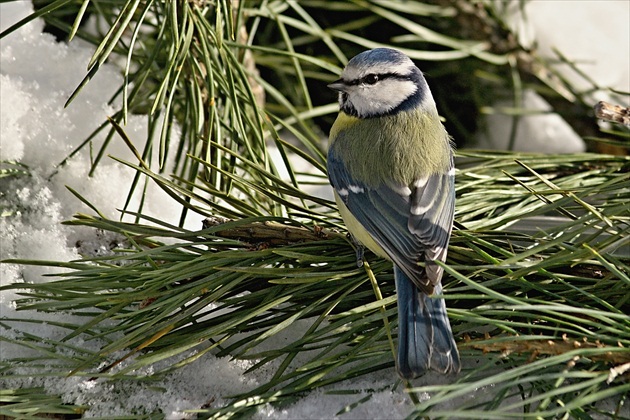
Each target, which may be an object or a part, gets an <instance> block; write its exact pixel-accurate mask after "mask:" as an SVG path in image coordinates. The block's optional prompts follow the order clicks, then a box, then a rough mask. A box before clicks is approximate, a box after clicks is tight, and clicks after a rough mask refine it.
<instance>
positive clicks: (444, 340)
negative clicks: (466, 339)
mask: <svg viewBox="0 0 630 420" xmlns="http://www.w3.org/2000/svg"><path fill="white" fill-rule="evenodd" d="M328 87H329V88H331V89H333V90H335V91H337V92H339V105H340V112H339V115H338V117H337V119H336V121H335V123H334V124H333V126H332V128H331V131H330V146H329V150H328V177H329V179H330V183H331V184H332V186H333V188H334V191H335V200H336V201H337V205H338V207H339V211H340V213H341V216H342V217H343V219H344V222H345V223H346V226H347V228H348V231H349V232H350V233H351V234H352V236H353V237H354V238H355V239H356V240H357V241H358V242H359V243H361V244H363V245H365V246H366V247H368V248H369V249H370V250H372V251H373V252H374V253H376V254H378V255H380V256H382V257H384V258H387V259H389V260H391V261H392V262H393V263H394V277H395V280H396V294H397V298H398V360H397V370H398V373H399V374H400V376H401V377H403V378H405V379H412V378H415V377H418V376H420V375H422V374H424V373H425V372H426V371H427V370H429V369H433V370H435V371H438V372H441V373H456V372H459V370H460V362H459V353H458V352H457V346H456V344H455V340H454V338H453V333H452V331H451V325H450V323H449V321H448V317H447V315H446V304H445V302H444V299H442V298H435V297H432V296H431V295H433V294H441V293H442V285H441V279H442V274H443V273H442V272H443V269H442V268H441V267H440V266H439V265H437V264H436V263H435V262H436V261H445V260H446V253H447V248H448V241H449V238H450V235H451V230H452V226H453V212H454V208H455V187H454V175H455V170H454V166H453V151H452V144H451V140H450V137H449V135H448V133H447V132H446V129H445V128H444V126H443V125H442V123H441V121H440V118H439V116H438V112H437V108H436V106H435V101H434V100H433V96H432V95H431V91H430V90H429V86H428V85H427V82H426V80H425V79H424V76H423V75H422V72H421V71H420V70H419V69H418V68H417V67H416V66H415V65H414V63H413V62H412V61H411V59H409V57H407V56H406V55H405V54H403V53H401V52H400V51H397V50H394V49H389V48H376V49H373V50H369V51H365V52H363V53H361V54H359V55H357V56H356V57H354V58H353V59H351V60H350V61H349V62H348V65H347V66H346V68H345V69H344V70H343V73H342V75H341V78H340V79H339V80H337V81H335V82H333V83H331V84H330V85H328Z"/></svg>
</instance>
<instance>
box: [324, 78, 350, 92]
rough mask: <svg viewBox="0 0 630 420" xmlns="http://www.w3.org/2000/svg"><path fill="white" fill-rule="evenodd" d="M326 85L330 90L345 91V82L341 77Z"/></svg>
mask: <svg viewBox="0 0 630 420" xmlns="http://www.w3.org/2000/svg"><path fill="white" fill-rule="evenodd" d="M328 87H329V88H330V89H332V90H336V91H337V92H345V90H346V84H345V83H344V81H343V79H338V80H335V81H334V82H332V83H331V84H329V85H328Z"/></svg>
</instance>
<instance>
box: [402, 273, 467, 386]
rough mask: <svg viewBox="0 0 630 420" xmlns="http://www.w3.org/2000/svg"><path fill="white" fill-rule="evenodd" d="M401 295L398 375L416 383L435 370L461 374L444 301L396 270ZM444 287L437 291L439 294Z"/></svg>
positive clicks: (438, 288)
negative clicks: (414, 379) (424, 290)
mask: <svg viewBox="0 0 630 420" xmlns="http://www.w3.org/2000/svg"><path fill="white" fill-rule="evenodd" d="M394 273H395V278H396V293H397V295H398V363H397V367H398V372H399V374H400V376H402V377H403V378H406V379H413V378H415V377H418V376H420V375H423V374H424V373H425V372H426V371H427V370H429V369H432V370H435V371H438V372H441V373H456V372H459V370H460V362H459V353H458V351H457V345H456V344H455V339H454V338H453V332H452V331H451V324H450V323H449V321H448V317H447V315H446V303H445V302H444V299H436V298H431V297H429V296H428V295H426V294H425V293H423V292H421V291H420V290H418V288H417V287H416V286H415V285H414V284H413V282H412V281H411V280H410V279H409V278H408V277H407V275H406V274H405V273H403V272H402V271H401V270H400V269H399V268H398V267H394ZM441 292H442V286H441V285H438V286H437V287H436V288H435V293H437V294H440V293H441Z"/></svg>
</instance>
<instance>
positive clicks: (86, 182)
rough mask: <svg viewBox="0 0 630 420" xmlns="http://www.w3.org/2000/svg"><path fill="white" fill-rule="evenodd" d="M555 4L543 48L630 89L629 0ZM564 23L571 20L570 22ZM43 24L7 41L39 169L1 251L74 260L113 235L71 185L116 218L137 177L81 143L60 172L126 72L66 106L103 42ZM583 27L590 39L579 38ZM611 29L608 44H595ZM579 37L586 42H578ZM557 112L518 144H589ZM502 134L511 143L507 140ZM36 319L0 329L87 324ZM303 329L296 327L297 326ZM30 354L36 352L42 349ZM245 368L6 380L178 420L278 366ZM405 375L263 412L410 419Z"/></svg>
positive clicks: (15, 6)
mask: <svg viewBox="0 0 630 420" xmlns="http://www.w3.org/2000/svg"><path fill="white" fill-rule="evenodd" d="M548 3H553V2H531V3H530V6H528V7H529V8H530V9H528V10H529V16H530V19H531V20H532V21H533V27H532V28H530V29H531V30H533V31H534V32H535V33H537V34H539V33H544V34H545V36H543V37H541V36H537V38H536V39H541V40H544V43H545V45H544V46H542V45H541V48H543V47H544V48H546V50H545V51H550V48H551V47H552V46H558V47H561V48H563V49H564V48H566V50H565V51H567V53H568V54H574V55H575V56H576V58H582V59H593V58H594V60H593V62H591V63H585V64H584V65H585V66H587V67H588V66H589V65H590V66H595V69H596V71H594V72H593V73H591V74H593V75H594V76H595V74H597V76H598V77H599V76H601V77H602V78H601V79H600V80H601V83H602V84H614V86H615V87H617V88H618V89H621V90H630V87H629V86H628V85H629V84H630V82H629V81H628V79H629V76H628V72H629V68H630V66H629V65H628V51H630V47H628V40H629V39H630V34H628V26H627V17H628V16H629V15H630V2H623V1H620V2H572V6H571V10H572V15H571V16H572V17H573V19H569V18H568V17H569V15H568V14H567V13H563V19H557V17H552V15H554V16H556V15H557V8H558V7H560V6H559V5H558V4H556V9H554V10H555V11H550V8H552V7H553V6H552V5H551V4H548ZM557 3H562V6H561V7H564V8H566V7H568V5H567V4H568V3H569V2H557ZM543 4H544V6H543ZM594 4H597V5H598V6H596V7H597V8H598V9H613V10H614V13H603V12H602V14H597V13H594V12H593V11H591V10H590V9H588V8H589V7H590V8H593V7H595V6H593V5H594ZM564 10H566V9H564ZM620 10H621V11H620ZM31 12H32V6H31V4H30V2H13V3H8V4H7V3H3V4H2V5H0V30H4V29H6V28H7V27H8V26H10V25H12V24H13V23H15V22H17V21H18V20H19V19H21V18H22V17H24V16H27V15H28V14H30V13H31ZM580 16H584V17H585V19H581V18H580ZM549 19H551V20H549ZM585 21H588V22H590V23H591V26H590V28H589V30H588V31H585V30H582V29H583V28H582V27H581V25H583V22H585ZM560 25H567V27H566V28H560V27H559V26H560ZM42 28H43V23H42V21H41V20H35V21H34V22H31V23H30V24H29V25H27V26H26V27H24V28H22V29H20V30H19V31H17V32H15V33H13V34H11V35H9V36H7V37H5V38H4V39H3V40H1V41H0V69H1V71H0V111H1V112H0V124H1V132H0V155H1V159H2V160H14V161H18V162H21V163H22V164H24V165H27V166H28V168H29V173H30V176H28V177H20V178H16V179H11V180H7V178H4V179H2V180H1V181H0V182H1V184H0V194H4V195H0V209H12V210H13V211H14V213H13V214H11V215H9V216H5V217H0V232H1V238H2V240H1V244H0V245H1V248H0V259H7V258H28V259H41V260H54V261H69V260H73V259H77V258H79V251H80V250H81V249H85V248H86V247H92V251H91V252H107V244H108V243H109V241H111V240H112V238H110V237H107V235H105V237H104V236H102V235H101V236H99V235H98V234H97V232H94V231H92V230H87V229H80V228H74V227H68V226H62V225H61V224H60V222H62V221H64V220H69V219H70V218H71V217H72V215H73V214H74V213H76V212H86V213H91V211H89V210H88V209H87V207H86V206H85V205H83V204H82V203H80V202H79V201H78V200H77V199H76V197H74V196H73V195H72V194H71V193H70V192H69V191H68V190H67V189H66V185H68V186H71V187H72V188H73V189H74V190H76V191H78V192H79V193H80V194H81V195H83V196H84V197H85V198H86V199H87V200H88V201H90V202H91V203H93V204H94V205H95V206H96V207H97V208H98V209H99V210H100V211H101V212H103V213H104V214H105V215H106V216H107V217H111V218H117V217H119V213H118V211H117V210H116V209H117V208H121V207H122V206H123V205H124V203H125V200H126V194H127V188H126V186H127V185H129V183H130V181H131V179H132V177H133V175H134V172H133V170H131V169H129V168H126V167H124V166H123V165H120V164H118V163H116V162H114V161H113V160H111V159H107V158H106V159H104V160H103V161H102V162H101V163H100V164H99V165H98V167H97V169H96V171H95V173H94V175H93V176H92V177H89V176H88V173H89V171H90V165H89V162H90V156H89V155H88V152H87V151H81V152H79V153H78V154H77V155H76V156H75V157H74V158H73V159H71V160H70V161H69V162H68V163H67V164H66V165H65V166H63V167H61V168H59V169H58V171H55V167H56V165H57V164H58V163H59V162H61V161H62V160H63V159H64V158H65V157H66V156H67V155H68V154H69V153H70V152H71V151H73V150H74V149H75V148H76V147H77V146H78V144H79V143H80V142H81V141H82V140H83V139H85V138H86V137H87V136H88V135H89V134H90V133H91V132H92V131H93V130H94V129H95V128H96V127H97V125H98V124H100V123H101V122H103V121H104V120H105V118H106V116H108V115H111V114H112V113H113V108H112V107H111V106H109V105H107V101H108V100H109V98H110V97H111V96H112V94H113V93H114V89H115V88H116V86H119V85H120V82H121V76H120V74H119V72H118V71H117V69H116V68H114V67H110V66H107V65H106V66H103V67H102V68H101V69H100V71H99V72H98V74H97V75H96V77H95V78H94V79H93V80H92V81H91V82H90V83H89V84H88V85H87V88H86V89H84V90H83V91H82V92H81V94H80V95H79V96H78V97H77V98H76V99H75V101H74V102H73V103H72V104H71V105H70V106H69V107H67V108H64V107H63V106H64V103H65V102H66V100H67V99H68V97H69V95H70V94H71V92H72V91H73V90H74V88H75V87H76V86H77V85H78V83H79V82H80V80H81V79H82V78H83V77H84V75H85V65H86V63H87V62H88V60H89V58H90V57H91V54H92V53H93V49H92V47H91V46H89V45H86V44H83V43H81V42H80V41H73V42H72V43H70V44H69V45H66V44H63V43H57V42H55V40H54V39H53V37H52V36H50V35H47V34H43V33H42V32H41V31H42ZM597 31H599V32H597ZM567 32H570V33H571V34H570V35H569V34H567ZM576 36H579V38H575V37H576ZM602 38H605V39H606V41H605V42H590V40H593V39H597V40H601V39H602ZM617 42H618V43H617ZM572 43H573V44H575V45H579V47H575V48H573V47H572V46H571V44H572ZM602 46H605V47H606V48H602ZM601 54H605V56H602V55H601ZM613 60H616V61H613ZM526 96H527V97H528V98H529V99H528V100H531V102H528V103H531V104H534V106H536V107H539V108H540V109H544V108H545V106H546V105H545V104H544V103H541V102H540V100H541V99H540V97H536V96H535V94H533V92H532V93H528V94H527V95H526ZM551 117H554V116H535V117H531V118H546V120H545V122H544V123H543V122H541V121H540V120H532V121H530V122H528V121H524V122H523V124H524V125H523V128H521V129H522V130H523V132H522V133H521V136H522V137H521V140H518V141H517V145H520V144H527V145H528V146H527V147H533V149H534V150H539V151H540V150H548V151H550V152H562V151H565V152H566V151H577V150H582V149H583V143H581V140H580V139H577V140H576V136H572V135H571V133H570V128H568V129H567V127H568V126H566V124H564V122H562V121H561V119H560V118H559V117H557V116H556V118H555V119H551ZM528 118H529V117H528ZM493 124H496V126H495V127H497V130H500V127H504V126H505V125H506V124H505V123H503V122H501V121H495V122H493ZM541 124H543V125H544V128H543V133H544V136H543V137H542V138H544V139H545V144H543V145H536V146H530V145H531V143H528V142H527V141H525V142H523V143H521V142H522V141H523V140H522V139H529V138H534V137H538V136H534V135H533V133H534V132H536V133H539V132H540V131H538V130H539V129H540V128H541ZM125 130H126V132H127V133H128V134H129V135H130V137H131V138H132V139H134V138H137V139H142V138H145V137H146V130H147V126H146V122H145V120H144V119H143V118H141V117H138V116H131V117H130V119H129V122H128V124H127V125H126V126H125ZM497 133H498V131H497ZM175 135H177V133H175ZM558 136H563V137H566V138H569V139H571V140H567V143H565V144H563V145H560V146H558V145H557V144H553V142H551V141H550V139H552V138H556V137H558ZM103 139H104V133H101V134H99V136H97V137H96V139H95V147H98V146H100V144H101V143H102V141H103ZM492 141H493V142H496V143H499V144H500V143H501V141H502V140H500V139H493V140H492ZM547 145H549V146H548V147H551V149H544V148H542V147H547ZM541 148H542V149H541ZM528 150H529V149H528ZM108 153H110V154H112V155H114V156H117V157H120V158H122V159H125V160H129V161H133V157H132V155H131V154H130V152H129V150H128V149H127V148H126V146H125V145H124V144H123V142H122V141H120V140H116V141H114V142H112V144H111V145H110V148H109V149H108ZM138 200H139V197H134V199H133V201H132V205H131V208H134V204H135V203H137V202H138ZM144 211H145V212H146V213H147V214H149V215H154V216H158V217H159V218H161V219H162V220H165V221H167V222H171V223H174V224H175V223H177V220H178V219H179V215H180V213H179V212H180V208H179V206H178V205H177V204H176V203H174V202H173V200H170V199H169V198H168V197H167V196H165V194H164V193H163V192H162V191H161V190H159V189H158V188H156V187H154V186H152V187H150V188H149V190H148V191H147V204H146V206H145V208H144ZM188 223H189V227H199V226H200V225H201V221H200V219H195V218H191V219H190V220H189V221H188ZM77 245H80V246H79V247H77ZM50 272H51V269H49V268H46V267H33V266H19V265H15V264H1V265H0V284H2V285H7V284H12V283H20V282H45V281H48V278H47V277H42V275H43V274H47V273H50ZM17 297H18V296H17V295H16V294H15V293H14V292H12V291H5V292H2V293H1V294H0V317H1V318H14V317H24V316H26V315H27V314H25V313H23V312H20V313H18V312H17V311H16V308H15V304H14V303H13V300H14V299H16V298H17ZM28 316H29V317H31V319H40V320H42V319H45V320H47V321H48V323H46V324H41V323H26V322H22V323H10V325H11V328H10V329H6V328H4V327H2V326H0V331H1V334H2V335H3V336H4V337H5V338H8V339H9V338H11V337H18V336H23V335H24V334H33V335H35V336H39V337H45V338H48V339H51V340H59V339H61V338H62V337H64V336H65V335H66V334H67V332H68V331H67V330H65V329H63V328H62V327H57V326H55V325H54V324H55V323H56V322H59V323H70V324H72V323H75V324H78V323H82V322H83V319H81V318H80V317H78V316H72V315H69V314H65V313H56V314H54V315H51V314H42V313H37V312H32V313H29V314H28ZM303 330H304V327H303V326H301V325H300V324H299V323H296V325H295V326H294V329H293V330H292V331H293V332H294V333H296V334H297V333H299V332H301V331H303ZM292 331H288V334H289V335H290V334H291V333H292ZM284 338H286V337H284ZM278 339H282V338H278ZM1 343H2V344H1V348H0V361H7V360H10V359H12V358H15V357H27V356H28V355H29V351H27V350H25V349H24V348H23V347H18V346H12V345H11V344H9V343H8V342H1ZM67 344H68V345H72V346H76V347H77V348H81V349H84V350H85V351H95V350H97V349H98V348H99V345H100V344H102V343H99V342H95V341H84V340H83V339H81V338H80V337H76V338H74V339H72V340H70V341H69V342H68V343H67ZM65 351H68V352H70V350H65ZM30 353H31V354H35V353H34V350H33V351H30ZM191 354H192V353H188V354H186V355H184V356H180V357H185V356H189V355H191ZM115 356H116V355H115ZM115 356H114V357H115ZM118 356H120V355H118ZM50 369H51V371H54V366H50ZM147 369H150V368H147ZM246 369H247V364H245V363H244V362H238V361H231V360H228V359H218V358H216V357H215V356H213V355H211V354H209V353H206V354H204V355H203V356H202V357H200V358H199V359H198V360H196V361H195V362H193V363H191V364H189V365H187V366H185V367H184V368H182V369H180V370H178V371H177V372H175V373H172V374H170V375H169V376H168V377H166V378H165V379H162V380H159V381H157V382H140V381H138V382H124V383H122V382H116V383H111V382H105V381H101V380H97V381H89V380H87V379H86V378H82V377H68V378H65V379H59V378H58V377H54V376H51V377H50V378H34V377H28V373H29V372H28V371H27V370H24V372H23V373H24V375H25V377H24V378H23V379H20V380H17V379H13V380H10V381H8V380H5V381H4V382H0V386H1V387H6V388H13V387H32V386H43V387H45V389H47V390H48V391H49V392H50V393H52V394H60V395H63V399H64V401H66V402H69V403H74V404H85V405H89V406H90V407H91V408H90V410H89V411H88V412H87V413H86V416H115V415H127V414H130V413H134V412H152V411H154V410H160V411H161V412H163V413H165V414H166V417H167V418H182V417H183V416H185V415H184V414H183V412H184V410H187V409H194V408H198V407H201V406H203V405H204V404H209V405H210V406H213V407H216V406H220V405H221V404H222V403H223V402H225V401H224V400H223V398H225V397H227V396H229V395H233V394H235V393H238V392H242V391H244V390H247V389H251V388H253V387H255V386H257V385H259V384H262V383H265V381H266V380H267V379H268V378H270V377H271V375H272V372H270V371H266V372H261V373H257V374H255V375H254V374H248V375H245V374H244V372H245V370H246ZM147 373H150V370H147ZM217 378H220V380H217ZM395 380H396V374H395V373H394V372H393V371H392V372H379V373H378V374H374V375H371V376H366V377H363V378H361V379H358V380H355V381H352V382H349V383H346V384H340V385H339V386H338V387H336V388H337V389H354V390H362V389H380V390H381V391H378V392H375V393H372V394H371V398H370V399H369V400H368V401H367V402H365V403H363V404H360V405H359V406H358V407H356V408H355V409H353V410H352V411H350V412H348V413H345V414H342V415H339V416H336V413H337V412H339V411H340V410H343V409H344V407H346V406H348V405H349V404H353V403H355V402H356V401H358V400H360V399H361V398H363V397H365V396H366V395H368V394H366V393H361V392H359V393H357V394H349V395H348V394H331V393H329V392H327V391H329V390H320V391H317V392H313V393H311V394H309V395H306V396H304V397H303V398H302V399H300V400H299V401H298V402H297V403H295V404H294V405H291V406H289V407H284V408H282V409H279V408H274V407H271V406H266V407H263V408H261V409H260V410H259V412H258V415H257V418H260V419H267V418H273V419H291V418H303V419H316V418H334V417H339V418H404V417H406V416H407V415H408V414H409V413H410V412H411V409H412V404H411V402H410V400H409V398H408V397H407V396H406V394H405V393H404V391H403V390H402V389H401V388H402V387H398V388H397V389H395V390H391V389H390V388H388V386H389V387H391V384H393V383H394V382H395ZM425 397H428V396H425Z"/></svg>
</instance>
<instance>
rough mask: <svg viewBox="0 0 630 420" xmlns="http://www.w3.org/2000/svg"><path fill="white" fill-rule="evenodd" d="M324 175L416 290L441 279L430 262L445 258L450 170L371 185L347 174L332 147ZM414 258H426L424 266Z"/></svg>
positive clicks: (429, 289)
mask: <svg viewBox="0 0 630 420" xmlns="http://www.w3.org/2000/svg"><path fill="white" fill-rule="evenodd" d="M452 167H453V162H452V159H451V169H452ZM328 177H329V178H330V182H331V184H332V186H333V188H335V191H336V192H337V194H339V196H340V197H341V198H342V200H343V201H344V203H345V204H346V206H347V207H348V209H349V210H350V212H351V213H352V214H353V215H354V217H355V218H356V219H357V220H358V221H359V223H361V225H363V227H364V228H365V229H366V230H367V231H368V232H369V233H370V235H372V237H373V238H374V240H375V241H376V242H377V243H378V244H379V245H380V246H381V247H382V248H383V250H385V252H386V253H387V254H388V255H389V256H390V258H391V259H392V260H393V262H394V263H395V264H396V265H397V266H398V267H399V268H400V269H401V270H402V271H403V272H404V273H405V274H406V275H407V276H408V277H409V279H411V281H413V283H414V284H415V285H416V286H417V287H418V288H419V289H420V290H422V291H424V292H425V293H427V294H432V293H433V290H434V288H435V286H436V285H438V284H439V283H440V280H441V278H442V269H441V268H440V267H439V266H438V265H437V264H434V263H433V261H444V260H445V258H446V251H447V247H448V241H449V237H450V233H451V227H452V221H453V213H454V207H455V188H454V174H453V171H452V170H449V171H448V172H447V173H440V174H433V175H430V176H427V177H426V178H423V179H418V180H416V181H415V182H414V183H413V184H411V185H404V184H401V183H396V182H393V181H389V182H388V181H384V182H383V183H382V184H381V185H379V186H377V187H372V188H369V187H368V186H366V185H365V184H363V183H361V182H360V181H358V180H356V179H354V178H353V177H351V176H350V174H348V171H347V170H346V168H345V165H344V164H343V162H342V161H341V160H340V159H338V158H337V157H336V156H335V153H334V149H333V148H331V149H330V151H329V154H328ZM418 262H425V263H426V264H425V267H421V266H419V265H418Z"/></svg>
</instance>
